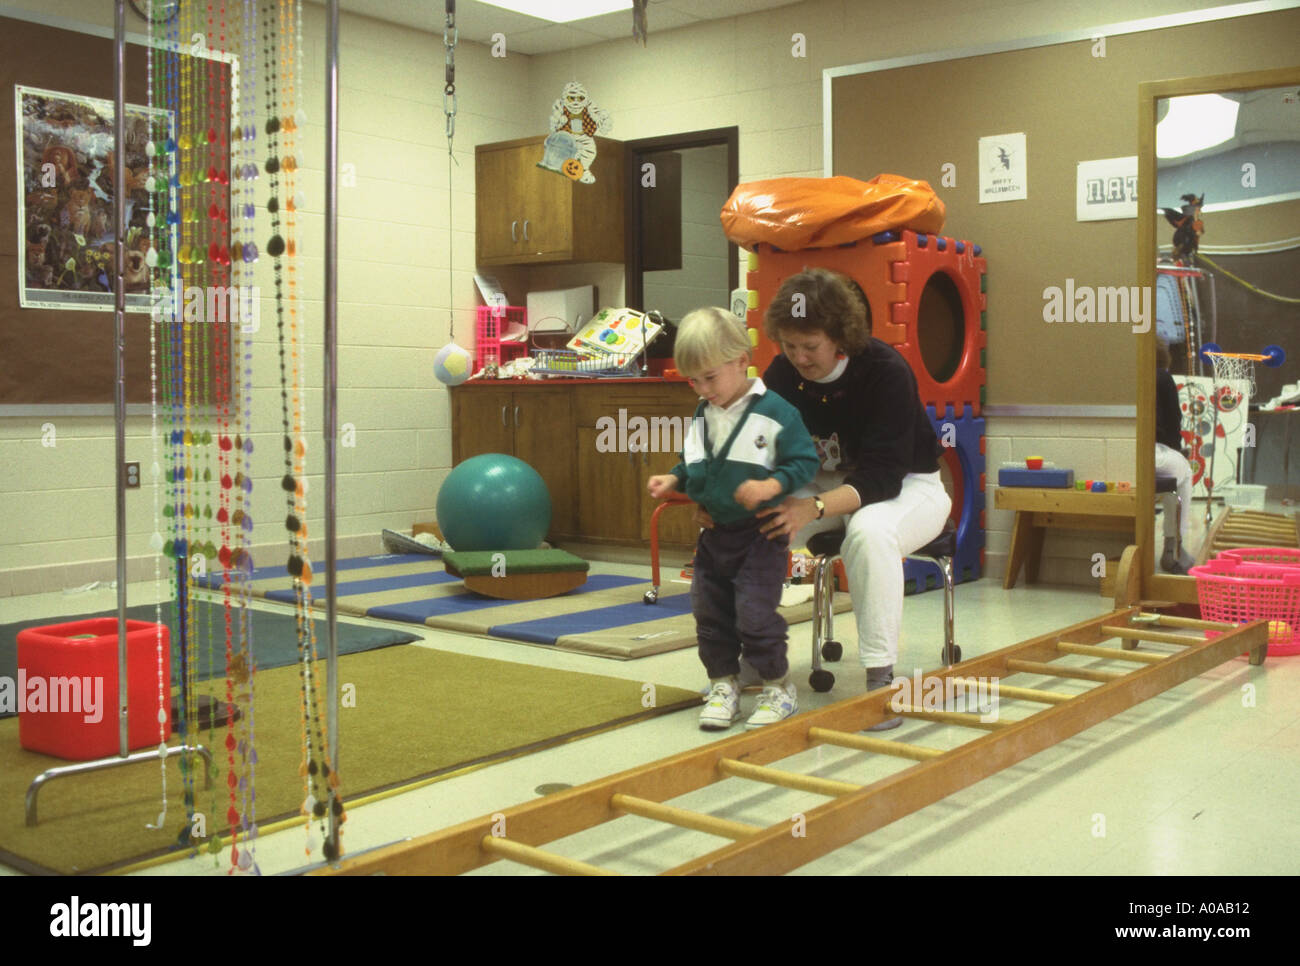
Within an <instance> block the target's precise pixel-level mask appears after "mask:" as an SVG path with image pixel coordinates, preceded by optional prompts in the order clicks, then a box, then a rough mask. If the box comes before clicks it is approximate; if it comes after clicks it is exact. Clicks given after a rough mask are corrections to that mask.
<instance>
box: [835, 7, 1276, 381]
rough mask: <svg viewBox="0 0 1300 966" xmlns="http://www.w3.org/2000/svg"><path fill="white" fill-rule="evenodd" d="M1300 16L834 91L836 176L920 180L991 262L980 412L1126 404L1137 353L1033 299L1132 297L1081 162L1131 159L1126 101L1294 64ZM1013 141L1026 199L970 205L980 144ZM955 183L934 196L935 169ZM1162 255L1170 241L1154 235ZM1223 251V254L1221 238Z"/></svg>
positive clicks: (1035, 53)
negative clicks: (1082, 198)
mask: <svg viewBox="0 0 1300 966" xmlns="http://www.w3.org/2000/svg"><path fill="white" fill-rule="evenodd" d="M1296 37H1300V10H1286V11H1278V12H1274V13H1265V14H1256V15H1252V16H1248V17H1239V18H1236V19H1233V20H1222V21H1216V22H1214V23H1206V24H1194V25H1190V26H1183V27H1173V28H1168V29H1165V30H1157V31H1148V32H1143V33H1136V34H1128V35H1123V36H1115V37H1109V38H1107V40H1106V45H1105V56H1104V57H1094V56H1093V51H1094V45H1093V43H1092V42H1090V41H1075V42H1072V43H1069V44H1061V45H1057V46H1051V47H1040V48H1034V49H1030V50H1019V51H1008V52H1005V53H998V54H987V55H983V56H979V57H970V58H962V59H959V60H949V61H943V62H940V63H933V64H921V65H917V66H914V67H903V68H897V69H894V70H888V71H876V72H872V73H867V74H855V75H852V76H846V77H838V78H836V79H835V81H834V93H833V102H832V103H833V109H834V118H833V125H834V127H833V131H834V145H833V160H832V163H833V171H834V173H835V174H841V175H849V176H851V177H856V178H861V179H864V180H865V179H867V178H870V177H873V176H874V175H876V174H879V173H881V172H883V171H888V172H893V173H896V174H901V175H905V176H907V177H913V178H922V179H925V180H927V181H929V182H930V183H931V185H933V187H934V188H935V189H936V190H937V191H938V192H939V195H940V197H941V198H942V199H943V201H944V203H945V205H946V206H947V212H948V215H947V223H946V225H945V227H944V230H943V233H944V234H946V235H950V236H954V237H957V238H965V239H969V240H971V241H973V242H976V243H978V244H979V245H981V246H982V247H983V249H984V255H985V257H987V259H988V395H987V402H988V404H989V405H1011V404H1018V405H1034V404H1039V405H1051V404H1055V405H1117V404H1124V405H1134V404H1135V403H1136V400H1137V391H1136V387H1135V381H1134V380H1135V377H1136V353H1137V340H1136V337H1135V336H1134V335H1133V333H1132V331H1131V329H1130V327H1128V326H1123V325H1115V324H1107V325H1101V324H1096V323H1094V324H1089V325H1082V324H1077V323H1076V324H1059V323H1058V324H1048V323H1046V322H1044V321H1043V290H1044V289H1045V288H1048V287H1050V286H1064V285H1065V280H1066V279H1068V278H1072V279H1074V281H1075V283H1076V285H1093V286H1102V285H1106V286H1112V285H1125V286H1132V285H1136V284H1137V282H1138V280H1137V278H1136V271H1135V265H1136V263H1137V221H1136V220H1135V219H1126V220H1121V221H1102V222H1078V221H1076V220H1075V173H1076V166H1077V163H1078V162H1080V161H1090V160H1095V159H1099V158H1112V157H1124V156H1129V155H1133V154H1136V153H1137V119H1138V110H1137V93H1138V92H1137V87H1138V84H1139V83H1141V82H1143V81H1150V80H1157V79H1161V78H1169V77H1184V76H1188V75H1194V74H1217V73H1227V72H1232V71H1240V70H1257V69H1264V68H1270V67H1284V66H1287V65H1289V64H1294V63H1296V62H1297V60H1300V56H1298V55H1297V53H1296V46H1295V38H1296ZM1017 132H1024V133H1025V135H1026V149H1027V153H1028V159H1029V164H1028V189H1029V197H1028V199H1026V200H1024V201H1009V202H1001V203H997V204H983V205H982V204H979V202H978V191H979V171H978V149H979V139H980V138H981V137H988V136H992V135H998V134H1011V133H1017ZM945 163H952V164H955V165H956V168H957V184H956V186H955V187H950V188H946V187H943V186H942V185H941V183H940V182H941V174H942V172H941V166H942V165H944V164H945ZM1162 240H1167V239H1165V238H1164V236H1163V235H1162ZM1216 240H1218V239H1216ZM1206 243H1207V244H1208V243H1209V240H1208V238H1207V240H1206Z"/></svg>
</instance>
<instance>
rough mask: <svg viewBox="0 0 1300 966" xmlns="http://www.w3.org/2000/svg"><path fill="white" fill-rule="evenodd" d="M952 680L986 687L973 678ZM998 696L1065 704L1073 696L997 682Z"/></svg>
mask: <svg viewBox="0 0 1300 966" xmlns="http://www.w3.org/2000/svg"><path fill="white" fill-rule="evenodd" d="M951 680H953V681H961V682H963V683H965V684H970V685H972V686H975V685H979V686H981V687H984V688H986V689H987V683H986V682H980V681H977V680H976V679H975V678H951ZM998 697H999V698H1003V697H1007V698H1019V699H1020V700H1022V701H1037V702H1038V703H1039V704H1065V702H1067V701H1072V700H1074V698H1075V695H1073V694H1063V693H1061V692H1060V691H1043V690H1040V689H1039V688H1019V687H1016V686H1015V685H1013V684H1003V683H1002V682H1001V681H999V682H998Z"/></svg>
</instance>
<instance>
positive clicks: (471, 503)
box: [438, 453, 551, 550]
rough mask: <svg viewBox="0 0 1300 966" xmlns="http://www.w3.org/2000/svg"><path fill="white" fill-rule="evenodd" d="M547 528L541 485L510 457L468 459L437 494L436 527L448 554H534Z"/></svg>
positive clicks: (494, 455)
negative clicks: (456, 552)
mask: <svg viewBox="0 0 1300 966" xmlns="http://www.w3.org/2000/svg"><path fill="white" fill-rule="evenodd" d="M550 526H551V495H550V493H548V492H547V490H546V483H545V482H544V481H543V480H542V478H541V476H540V475H539V474H538V472H537V471H536V470H535V469H533V468H532V467H531V466H529V465H528V464H527V463H525V462H524V461H523V460H521V459H516V458H515V457H513V456H506V455H504V454H503V453H484V454H483V455H481V456H471V457H470V458H469V459H467V460H465V461H464V462H463V463H461V464H460V465H459V466H457V467H456V468H455V469H453V470H452V471H451V473H450V474H449V475H448V476H447V479H446V480H445V481H444V482H443V484H442V489H440V490H439V491H438V527H439V528H440V529H441V530H442V536H443V539H444V540H446V541H447V543H449V544H451V548H452V549H453V550H533V549H535V548H537V547H538V546H540V545H541V543H542V541H543V540H545V539H546V531H547V530H548V529H549V528H550Z"/></svg>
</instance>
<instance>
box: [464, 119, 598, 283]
mask: <svg viewBox="0 0 1300 966" xmlns="http://www.w3.org/2000/svg"><path fill="white" fill-rule="evenodd" d="M545 140H546V139H545V137H542V136H538V137H531V138H522V139H520V140H517V141H502V142H500V143H498V144H480V145H479V146H478V147H476V148H475V149H474V163H475V188H474V190H475V212H476V220H477V223H476V226H475V238H476V255H477V261H478V264H479V265H482V266H490V265H533V264H555V263H561V262H622V261H623V250H624V238H623V221H624V218H623V194H624V186H623V178H624V171H623V145H622V144H621V143H620V142H618V141H611V140H609V139H608V138H596V152H597V153H596V160H595V162H594V163H593V165H592V174H593V175H594V176H595V178H596V181H595V182H594V183H592V184H582V183H581V182H577V181H571V180H570V179H569V178H567V177H565V176H564V175H562V174H556V173H555V172H554V171H548V170H546V169H544V168H539V167H538V166H537V162H538V161H540V160H541V158H542V153H543V148H542V142H543V141H545Z"/></svg>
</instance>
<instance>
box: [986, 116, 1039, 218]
mask: <svg viewBox="0 0 1300 966" xmlns="http://www.w3.org/2000/svg"><path fill="white" fill-rule="evenodd" d="M1028 197H1029V160H1028V156H1027V155H1026V153H1025V135H1024V133H1023V132H1022V133H1020V134H996V135H994V136H992V137H987V138H980V204H982V205H983V204H990V203H993V202H997V201H1023V200H1024V199H1026V198H1028Z"/></svg>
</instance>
